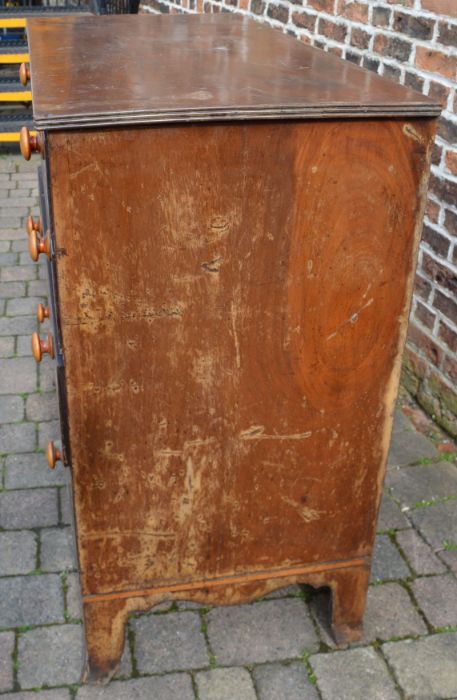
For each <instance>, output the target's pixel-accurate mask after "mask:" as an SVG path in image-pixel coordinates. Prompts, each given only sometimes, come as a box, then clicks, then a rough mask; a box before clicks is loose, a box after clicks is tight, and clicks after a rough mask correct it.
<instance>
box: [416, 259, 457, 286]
mask: <svg viewBox="0 0 457 700" xmlns="http://www.w3.org/2000/svg"><path fill="white" fill-rule="evenodd" d="M422 269H423V271H424V272H425V273H426V274H427V275H428V276H429V278H430V279H432V280H433V281H434V282H436V284H439V285H440V287H443V288H444V289H448V290H449V291H450V292H452V293H453V294H457V275H456V274H455V272H453V271H452V270H451V269H449V268H448V267H445V266H444V265H442V264H441V263H440V262H438V261H437V260H434V258H432V257H430V256H429V255H427V253H425V252H424V254H423V256H422Z"/></svg>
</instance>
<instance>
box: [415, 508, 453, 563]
mask: <svg viewBox="0 0 457 700" xmlns="http://www.w3.org/2000/svg"><path fill="white" fill-rule="evenodd" d="M409 515H410V518H411V520H412V521H413V523H414V525H415V526H416V527H417V529H418V530H419V531H420V533H421V535H422V536H423V537H424V538H425V539H426V540H427V542H428V543H429V544H430V545H431V546H432V547H433V549H434V550H435V551H439V550H441V549H443V547H444V543H445V542H446V541H447V540H450V541H452V542H454V543H457V502H456V501H447V503H438V504H437V505H434V506H430V507H428V508H417V509H416V510H413V511H411V513H410V514H409Z"/></svg>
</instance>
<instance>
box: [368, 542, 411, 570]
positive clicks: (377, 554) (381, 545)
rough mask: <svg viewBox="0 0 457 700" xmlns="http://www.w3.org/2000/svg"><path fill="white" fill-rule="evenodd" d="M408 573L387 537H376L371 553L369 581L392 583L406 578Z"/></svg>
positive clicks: (403, 562) (396, 550)
mask: <svg viewBox="0 0 457 700" xmlns="http://www.w3.org/2000/svg"><path fill="white" fill-rule="evenodd" d="M409 575H410V571H409V569H408V567H407V565H406V563H405V561H404V560H403V559H402V557H401V555H400V553H399V551H398V549H397V548H396V547H395V545H394V544H393V543H392V542H391V541H390V539H389V537H388V536H387V535H378V536H377V537H376V540H375V545H374V551H373V563H372V566H371V581H392V580H395V579H402V578H406V577H407V576H409Z"/></svg>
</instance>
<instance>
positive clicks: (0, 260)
mask: <svg viewBox="0 0 457 700" xmlns="http://www.w3.org/2000/svg"><path fill="white" fill-rule="evenodd" d="M16 262H17V254H16V253H13V252H10V253H0V267H3V266H4V265H15V264H16Z"/></svg>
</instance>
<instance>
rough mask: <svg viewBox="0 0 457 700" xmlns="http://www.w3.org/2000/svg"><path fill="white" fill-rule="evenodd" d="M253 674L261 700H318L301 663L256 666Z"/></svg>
mask: <svg viewBox="0 0 457 700" xmlns="http://www.w3.org/2000/svg"><path fill="white" fill-rule="evenodd" d="M252 673H253V676H254V680H255V684H256V688H257V694H258V698H259V700H278V698H287V700H318V697H319V696H318V695H317V692H316V689H315V688H314V686H313V685H311V683H310V681H309V680H308V675H307V673H306V669H305V666H304V664H303V663H301V662H299V661H293V662H292V663H288V664H264V665H262V666H256V667H255V668H254V670H253V672H252Z"/></svg>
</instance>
